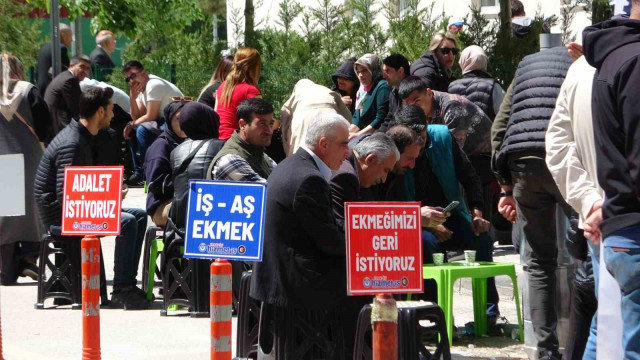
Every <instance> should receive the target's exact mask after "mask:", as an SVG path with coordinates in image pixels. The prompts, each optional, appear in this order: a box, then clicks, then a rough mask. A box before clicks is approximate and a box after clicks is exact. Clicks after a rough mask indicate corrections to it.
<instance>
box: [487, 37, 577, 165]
mask: <svg viewBox="0 0 640 360" xmlns="http://www.w3.org/2000/svg"><path fill="white" fill-rule="evenodd" d="M569 66H571V57H570V56H569V53H568V52H567V49H566V48H565V47H564V46H558V47H555V48H552V49H549V50H544V51H541V52H538V53H535V54H532V55H529V56H526V57H525V58H524V59H523V60H522V61H521V62H520V65H518V70H517V71H516V77H515V80H514V82H513V98H512V105H511V117H510V119H509V123H508V124H507V129H506V132H505V135H504V141H503V143H502V147H501V148H500V149H499V152H498V153H497V157H496V164H495V165H496V169H499V171H498V172H500V173H503V172H504V171H505V170H504V168H505V167H507V163H508V159H509V157H510V156H511V155H514V156H516V157H520V156H537V157H540V158H542V159H544V157H545V148H544V144H545V141H544V139H545V135H546V133H547V126H548V125H549V119H551V114H553V110H554V109H555V107H556V99H557V98H558V94H559V93H560V87H561V86H562V83H563V82H564V78H565V76H566V75H567V71H568V70H569ZM500 169H502V170H500Z"/></svg>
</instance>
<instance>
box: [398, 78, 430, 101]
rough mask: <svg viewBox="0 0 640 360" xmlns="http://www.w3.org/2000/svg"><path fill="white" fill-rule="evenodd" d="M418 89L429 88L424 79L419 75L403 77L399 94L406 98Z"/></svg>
mask: <svg viewBox="0 0 640 360" xmlns="http://www.w3.org/2000/svg"><path fill="white" fill-rule="evenodd" d="M416 90H417V91H425V90H427V85H425V84H424V82H423V81H422V79H420V78H419V77H417V76H407V77H406V78H404V79H402V81H401V82H400V86H398V95H400V98H401V99H403V100H404V99H406V98H408V97H409V95H411V93H412V92H414V91H416Z"/></svg>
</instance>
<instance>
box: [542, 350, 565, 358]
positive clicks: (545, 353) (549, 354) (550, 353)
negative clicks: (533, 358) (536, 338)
mask: <svg viewBox="0 0 640 360" xmlns="http://www.w3.org/2000/svg"><path fill="white" fill-rule="evenodd" d="M538 360H562V355H560V353H559V352H558V350H540V351H538Z"/></svg>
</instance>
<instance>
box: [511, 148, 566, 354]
mask: <svg viewBox="0 0 640 360" xmlns="http://www.w3.org/2000/svg"><path fill="white" fill-rule="evenodd" d="M509 166H510V169H511V176H512V179H513V183H514V187H513V196H514V198H515V200H516V205H517V213H518V221H520V222H521V224H522V226H523V231H524V234H525V237H526V243H527V249H526V252H525V254H524V258H525V262H526V264H527V266H528V268H529V270H528V279H529V307H530V309H531V322H532V324H533V331H534V334H535V337H536V341H537V346H538V350H539V351H541V350H558V336H557V333H556V326H557V322H558V316H557V311H556V301H557V299H556V269H557V267H558V245H557V237H556V205H558V204H559V205H560V206H561V207H562V209H563V210H564V212H565V214H566V215H567V216H569V215H570V213H571V207H570V206H569V204H567V203H566V202H565V201H564V199H563V198H562V195H561V194H560V191H559V190H558V187H557V185H556V183H555V182H554V180H553V178H552V177H551V173H550V172H549V170H548V169H547V165H546V164H545V162H544V160H542V159H535V158H528V159H517V160H513V161H510V162H509Z"/></svg>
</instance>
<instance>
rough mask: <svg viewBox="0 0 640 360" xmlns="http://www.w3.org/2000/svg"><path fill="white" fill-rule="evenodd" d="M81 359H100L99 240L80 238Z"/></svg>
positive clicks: (95, 238) (92, 237)
mask: <svg viewBox="0 0 640 360" xmlns="http://www.w3.org/2000/svg"><path fill="white" fill-rule="evenodd" d="M82 360H100V240H98V238H97V237H95V236H91V235H90V236H85V237H84V238H83V239H82Z"/></svg>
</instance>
